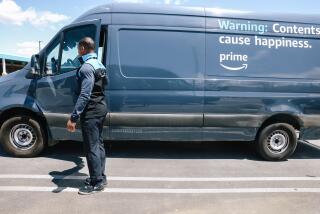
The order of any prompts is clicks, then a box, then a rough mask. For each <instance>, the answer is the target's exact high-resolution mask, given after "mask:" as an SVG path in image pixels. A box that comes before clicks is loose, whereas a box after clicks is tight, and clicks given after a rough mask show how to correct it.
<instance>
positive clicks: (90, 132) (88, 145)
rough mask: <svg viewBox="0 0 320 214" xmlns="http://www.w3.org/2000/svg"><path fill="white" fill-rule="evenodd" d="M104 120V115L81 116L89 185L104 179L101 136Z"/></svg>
mask: <svg viewBox="0 0 320 214" xmlns="http://www.w3.org/2000/svg"><path fill="white" fill-rule="evenodd" d="M104 120H105V116H103V117H100V118H93V119H83V118H81V129H82V135H83V148H84V152H85V156H86V159H87V164H88V168H89V174H90V179H91V185H96V184H98V183H101V182H102V181H104V180H106V175H105V162H106V152H105V148H104V143H103V137H102V131H103V123H104Z"/></svg>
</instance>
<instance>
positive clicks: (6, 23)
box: [0, 0, 320, 57]
mask: <svg viewBox="0 0 320 214" xmlns="http://www.w3.org/2000/svg"><path fill="white" fill-rule="evenodd" d="M110 2H135V3H153V4H174V5H188V6H205V7H216V8H222V9H232V10H245V11H254V12H280V13H300V14H301V13H302V14H320V1H319V2H318V1H315V0H304V1H301V0H280V1H279V0H268V1H257V0H241V1H239V0H104V1H103V0H68V1H66V0H54V1H52V0H0V35H1V40H0V53H9V54H10V53H11V54H17V55H22V56H26V57H30V56H31V55H32V54H34V53H37V52H38V41H39V40H40V41H43V42H42V45H44V44H45V43H47V42H48V41H49V40H50V39H51V38H52V37H53V36H54V35H55V34H56V32H57V31H58V30H59V29H60V28H61V27H63V26H64V25H67V24H69V23H70V22H71V21H73V20H74V19H75V18H76V17H78V16H79V15H80V14H82V13H84V12H85V11H86V10H88V9H90V8H92V7H95V6H98V5H102V4H105V3H110Z"/></svg>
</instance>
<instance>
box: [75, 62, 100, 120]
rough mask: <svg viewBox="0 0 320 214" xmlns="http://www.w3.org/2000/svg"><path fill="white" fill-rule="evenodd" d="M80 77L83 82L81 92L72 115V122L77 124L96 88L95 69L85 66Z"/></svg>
mask: <svg viewBox="0 0 320 214" xmlns="http://www.w3.org/2000/svg"><path fill="white" fill-rule="evenodd" d="M79 77H80V81H81V90H80V95H79V97H78V100H77V102H76V105H75V107H74V110H73V112H72V114H71V117H70V120H71V122H73V123H76V122H77V120H78V119H79V117H80V114H81V113H82V112H83V111H84V109H85V107H86V106H87V104H88V102H89V100H90V96H91V93H92V89H93V86H94V69H93V67H92V66H91V65H89V64H83V65H82V67H81V69H80V71H79Z"/></svg>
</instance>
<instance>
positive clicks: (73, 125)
mask: <svg viewBox="0 0 320 214" xmlns="http://www.w3.org/2000/svg"><path fill="white" fill-rule="evenodd" d="M67 129H68V131H69V132H75V131H76V123H73V122H71V120H68V123H67Z"/></svg>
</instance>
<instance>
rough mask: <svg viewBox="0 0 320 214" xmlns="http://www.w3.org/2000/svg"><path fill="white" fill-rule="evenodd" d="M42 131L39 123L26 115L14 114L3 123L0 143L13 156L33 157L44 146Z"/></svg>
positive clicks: (0, 131)
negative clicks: (14, 115)
mask: <svg viewBox="0 0 320 214" xmlns="http://www.w3.org/2000/svg"><path fill="white" fill-rule="evenodd" d="M44 136H45V135H44V131H43V129H42V128H41V126H40V125H39V123H38V122H37V121H36V120H34V119H32V118H30V117H28V116H16V117H12V118H10V119H8V120H7V121H6V122H4V123H3V125H2V127H1V130H0V143H1V144H2V147H3V149H4V150H5V151H6V152H7V153H9V154H10V155H13V156H15V157H24V158H28V157H35V156H37V155H38V154H40V153H41V152H42V151H43V149H44V148H45V140H44V139H45V138H44Z"/></svg>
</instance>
